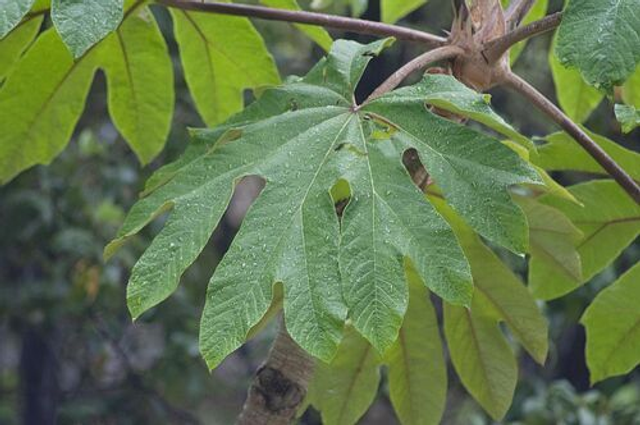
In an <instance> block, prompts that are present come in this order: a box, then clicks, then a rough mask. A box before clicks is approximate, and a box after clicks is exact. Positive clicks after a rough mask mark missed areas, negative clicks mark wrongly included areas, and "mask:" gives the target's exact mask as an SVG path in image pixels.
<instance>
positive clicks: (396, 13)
mask: <svg viewBox="0 0 640 425" xmlns="http://www.w3.org/2000/svg"><path fill="white" fill-rule="evenodd" d="M426 2H427V0H403V1H398V0H380V9H381V12H382V22H387V23H390V24H392V23H394V22H396V21H399V20H400V19H402V18H404V17H405V16H407V15H408V14H409V13H411V12H413V11H414V10H416V9H417V8H419V7H420V6H422V5H423V4H425V3H426Z"/></svg>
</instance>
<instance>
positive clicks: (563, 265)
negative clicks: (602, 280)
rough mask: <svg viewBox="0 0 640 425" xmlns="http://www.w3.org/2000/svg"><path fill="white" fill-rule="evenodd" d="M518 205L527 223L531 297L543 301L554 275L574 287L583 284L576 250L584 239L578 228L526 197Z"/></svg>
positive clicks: (550, 209)
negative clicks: (564, 279) (523, 212)
mask: <svg viewBox="0 0 640 425" xmlns="http://www.w3.org/2000/svg"><path fill="white" fill-rule="evenodd" d="M519 203H520V205H521V206H522V207H523V209H524V211H525V214H526V215H527V220H528V221H529V230H530V235H531V236H530V238H529V240H530V242H531V260H530V261H529V288H530V289H531V291H532V292H533V294H534V296H537V297H540V298H545V297H544V292H545V288H546V287H547V285H548V282H550V281H552V280H553V279H554V276H564V277H565V278H566V280H568V281H571V282H574V283H575V284H576V285H579V284H580V283H582V280H583V279H582V262H581V261H580V254H579V253H578V250H577V246H578V245H579V244H580V242H581V241H582V240H583V234H582V232H581V231H580V229H578V228H577V227H576V226H575V225H574V224H573V223H572V222H571V220H569V218H568V217H567V216H566V215H564V214H563V213H562V212H560V210H558V209H556V208H552V207H550V206H547V205H544V204H541V203H539V202H537V201H534V200H530V199H525V198H522V199H520V200H519Z"/></svg>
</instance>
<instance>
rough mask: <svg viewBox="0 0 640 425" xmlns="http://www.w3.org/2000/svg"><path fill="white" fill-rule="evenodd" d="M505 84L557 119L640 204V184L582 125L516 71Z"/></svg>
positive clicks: (550, 116)
mask: <svg viewBox="0 0 640 425" xmlns="http://www.w3.org/2000/svg"><path fill="white" fill-rule="evenodd" d="M504 84H505V85H506V86H507V87H509V88H511V89H513V90H514V91H516V92H518V93H520V94H521V95H523V96H524V97H526V98H527V99H528V100H529V101H530V102H531V103H533V104H534V105H535V106H536V107H537V108H538V109H539V110H540V111H542V112H543V113H544V114H545V115H547V116H548V117H549V118H551V119H552V120H553V121H555V122H556V123H557V124H558V125H560V127H562V128H563V129H564V130H565V131H566V132H567V133H569V134H570V135H571V136H572V137H573V138H574V139H575V140H576V141H577V142H578V143H580V145H581V146H582V147H583V148H584V149H585V150H586V151H587V152H588V153H589V155H591V156H592V157H593V159H595V160H596V162H597V163H598V164H600V165H601V166H602V168H604V169H605V170H606V171H607V173H609V175H611V177H613V178H614V179H615V180H616V181H617V182H618V184H619V185H620V186H622V188H623V189H624V190H625V191H626V192H627V193H628V194H629V196H631V198H633V200H634V201H636V203H637V204H638V205H640V186H639V185H638V183H636V182H635V181H634V180H633V178H631V176H629V174H627V172H626V171H624V170H623V169H622V168H621V167H620V166H619V165H618V164H617V163H616V162H615V161H614V160H613V159H612V158H611V157H610V156H609V154H607V153H606V152H605V151H604V150H603V149H602V148H601V147H600V146H599V145H598V144H597V143H596V142H594V141H593V140H592V139H591V137H589V135H588V134H587V133H585V131H584V130H582V128H580V126H578V125H577V124H576V123H574V122H573V121H571V119H570V118H569V117H567V116H566V115H565V114H564V113H563V112H562V111H561V110H560V108H558V107H557V106H556V105H554V104H553V102H551V101H550V100H549V99H547V98H546V97H545V96H543V95H542V94H541V93H540V92H538V91H537V90H536V89H535V88H534V87H533V86H531V85H530V84H529V83H528V82H527V81H525V80H523V79H522V78H520V77H519V76H517V75H516V74H514V73H508V74H506V76H505V79H504Z"/></svg>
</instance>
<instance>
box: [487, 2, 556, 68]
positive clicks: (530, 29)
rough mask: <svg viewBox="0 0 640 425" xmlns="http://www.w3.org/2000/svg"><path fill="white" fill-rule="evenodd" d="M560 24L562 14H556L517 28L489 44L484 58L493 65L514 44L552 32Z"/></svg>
mask: <svg viewBox="0 0 640 425" xmlns="http://www.w3.org/2000/svg"><path fill="white" fill-rule="evenodd" d="M560 22H562V12H556V13H553V14H551V15H548V16H545V17H544V18H542V19H540V20H539V21H535V22H532V23H530V24H529V25H525V26H522V27H519V28H516V29H515V30H513V31H511V32H509V33H507V34H505V35H503V36H502V37H499V38H496V39H494V40H491V41H490V42H488V43H487V44H486V46H485V48H484V51H483V53H484V56H485V58H487V60H488V61H489V63H493V62H495V61H497V60H498V59H500V58H501V57H502V55H503V54H504V53H505V52H506V51H507V50H509V48H510V47H511V46H513V45H514V44H516V43H518V42H520V41H522V40H526V39H527V38H530V37H533V36H535V35H538V34H542V33H545V32H547V31H551V30H552V29H554V28H557V27H558V25H560Z"/></svg>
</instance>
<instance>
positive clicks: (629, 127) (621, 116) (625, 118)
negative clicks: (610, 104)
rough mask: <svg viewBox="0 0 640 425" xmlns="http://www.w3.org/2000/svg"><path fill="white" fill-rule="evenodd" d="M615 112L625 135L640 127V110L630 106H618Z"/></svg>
mask: <svg viewBox="0 0 640 425" xmlns="http://www.w3.org/2000/svg"><path fill="white" fill-rule="evenodd" d="M615 111H616V118H617V120H618V121H619V122H620V124H621V125H622V131H623V132H624V133H631V132H632V131H633V130H635V129H636V127H640V109H636V108H635V107H633V106H628V105H616V107H615Z"/></svg>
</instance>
